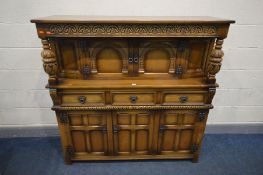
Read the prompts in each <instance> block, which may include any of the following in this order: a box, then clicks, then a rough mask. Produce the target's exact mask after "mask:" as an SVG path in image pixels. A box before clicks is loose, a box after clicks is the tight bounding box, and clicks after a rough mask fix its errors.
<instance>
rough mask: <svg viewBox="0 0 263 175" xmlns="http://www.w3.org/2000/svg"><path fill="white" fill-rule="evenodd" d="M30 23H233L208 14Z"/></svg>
mask: <svg viewBox="0 0 263 175" xmlns="http://www.w3.org/2000/svg"><path fill="white" fill-rule="evenodd" d="M31 22H32V23H175V24H196V23H234V22H235V21H234V20H227V19H221V18H215V17H209V16H69V15H54V16H48V17H43V18H36V19H32V20H31Z"/></svg>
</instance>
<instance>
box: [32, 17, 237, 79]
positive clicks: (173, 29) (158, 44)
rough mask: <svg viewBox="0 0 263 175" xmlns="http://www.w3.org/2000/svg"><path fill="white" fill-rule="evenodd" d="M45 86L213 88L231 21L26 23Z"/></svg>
mask: <svg viewBox="0 0 263 175" xmlns="http://www.w3.org/2000/svg"><path fill="white" fill-rule="evenodd" d="M31 22H34V23H36V27H37V33H38V36H39V37H40V38H41V39H42V44H43V51H42V57H43V62H44V69H45V71H46V73H48V74H49V83H50V84H56V82H57V80H58V79H59V78H71V79H125V78H127V79H129V78H131V77H133V78H134V77H135V78H142V79H143V78H146V79H147V78H156V77H158V78H164V79H167V78H168V79H180V78H193V77H206V78H207V80H208V82H209V83H212V84H213V83H215V74H216V73H217V72H218V71H219V70H220V67H221V61H222V56H223V51H222V50H221V48H222V44H223V40H224V38H226V37H227V33H228V29H229V25H230V23H234V21H232V20H224V19H218V18H213V17H85V16H51V17H47V18H39V19H34V20H31Z"/></svg>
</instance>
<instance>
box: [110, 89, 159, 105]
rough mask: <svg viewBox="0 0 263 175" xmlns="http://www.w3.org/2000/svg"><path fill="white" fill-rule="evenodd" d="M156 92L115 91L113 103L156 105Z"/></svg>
mask: <svg viewBox="0 0 263 175" xmlns="http://www.w3.org/2000/svg"><path fill="white" fill-rule="evenodd" d="M154 104H155V93H154V92H152V93H148V92H127V93H126V92H123V93H118V92H116V93H115V92H113V93H112V105H154Z"/></svg>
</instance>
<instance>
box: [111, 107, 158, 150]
mask: <svg viewBox="0 0 263 175" xmlns="http://www.w3.org/2000/svg"><path fill="white" fill-rule="evenodd" d="M152 132H153V114H152V112H147V111H128V112H126V111H122V112H114V114H113V133H114V152H115V154H116V155H130V154H144V155H145V154H150V152H151V147H152Z"/></svg>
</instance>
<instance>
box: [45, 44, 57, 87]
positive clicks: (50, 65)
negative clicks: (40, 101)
mask: <svg viewBox="0 0 263 175" xmlns="http://www.w3.org/2000/svg"><path fill="white" fill-rule="evenodd" d="M42 45H43V50H42V52H41V57H42V61H43V67H44V70H45V72H46V73H47V74H48V75H49V80H48V83H49V84H56V81H57V70H58V64H57V60H56V56H55V53H54V52H53V51H52V49H51V45H50V41H49V40H47V39H42Z"/></svg>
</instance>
